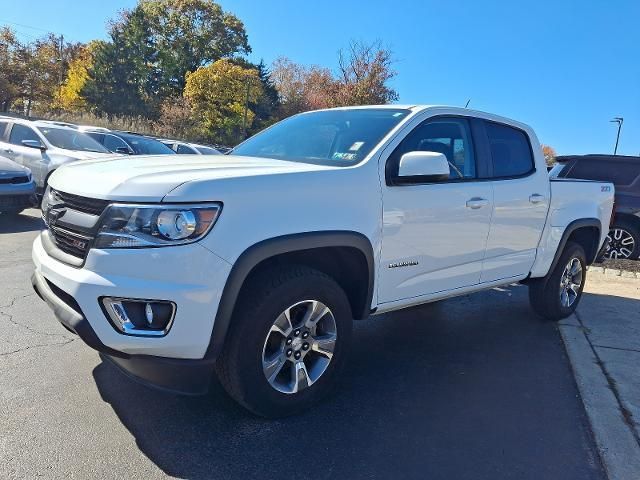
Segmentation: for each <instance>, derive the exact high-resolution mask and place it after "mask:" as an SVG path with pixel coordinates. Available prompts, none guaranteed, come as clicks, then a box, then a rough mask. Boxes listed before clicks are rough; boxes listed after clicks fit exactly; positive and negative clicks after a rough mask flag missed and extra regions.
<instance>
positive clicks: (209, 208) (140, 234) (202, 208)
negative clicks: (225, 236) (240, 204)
mask: <svg viewBox="0 0 640 480" xmlns="http://www.w3.org/2000/svg"><path fill="white" fill-rule="evenodd" d="M221 210H222V205H221V204H219V203H214V204H206V205H205V204H202V205H200V204H197V205H179V204H177V205H119V204H112V205H110V206H109V207H107V209H106V210H105V212H104V214H103V215H102V217H101V219H100V227H99V229H98V235H97V237H96V240H95V243H94V245H93V246H94V248H140V247H162V246H170V245H183V244H185V243H192V242H197V241H198V240H200V239H201V238H203V237H204V236H205V235H206V234H207V233H209V230H211V228H212V227H213V224H214V223H215V222H216V220H217V219H218V216H219V215H220V211H221Z"/></svg>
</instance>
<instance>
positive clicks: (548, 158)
mask: <svg viewBox="0 0 640 480" xmlns="http://www.w3.org/2000/svg"><path fill="white" fill-rule="evenodd" d="M542 154H543V155H544V161H545V162H547V165H548V166H552V165H553V164H554V163H556V156H557V155H556V151H555V150H554V149H553V147H550V146H549V145H542Z"/></svg>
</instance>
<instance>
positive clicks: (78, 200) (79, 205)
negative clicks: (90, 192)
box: [55, 190, 109, 216]
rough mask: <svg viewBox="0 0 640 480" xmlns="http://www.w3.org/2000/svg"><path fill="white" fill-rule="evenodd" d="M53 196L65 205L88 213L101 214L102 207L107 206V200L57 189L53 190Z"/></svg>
mask: <svg viewBox="0 0 640 480" xmlns="http://www.w3.org/2000/svg"><path fill="white" fill-rule="evenodd" d="M55 196H56V197H58V198H59V199H60V200H61V201H62V203H64V206H65V207H67V208H70V209H72V210H77V211H79V212H84V213H90V214H91V215H98V216H99V215H101V214H102V212H103V211H104V209H105V208H107V205H109V201H108V200H100V199H97V198H87V197H81V196H79V195H72V194H70V193H64V192H60V191H58V190H55Z"/></svg>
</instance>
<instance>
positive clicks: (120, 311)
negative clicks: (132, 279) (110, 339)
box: [101, 297, 176, 337]
mask: <svg viewBox="0 0 640 480" xmlns="http://www.w3.org/2000/svg"><path fill="white" fill-rule="evenodd" d="M101 305H102V308H103V310H104V312H105V314H106V315H107V318H108V319H109V320H110V322H111V325H113V327H114V328H115V329H116V330H117V331H118V332H120V333H122V334H124V335H134V336H141V337H162V336H164V335H166V334H167V333H168V332H169V329H170V328H171V325H172V323H173V319H174V317H175V313H176V305H175V303H173V302H169V301H166V300H138V299H132V298H113V297H104V298H102V299H101Z"/></svg>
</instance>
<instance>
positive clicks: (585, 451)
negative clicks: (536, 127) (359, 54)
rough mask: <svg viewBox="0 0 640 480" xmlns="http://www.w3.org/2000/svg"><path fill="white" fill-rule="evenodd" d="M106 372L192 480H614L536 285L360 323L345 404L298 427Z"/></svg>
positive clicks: (161, 459) (339, 401)
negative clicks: (540, 312)
mask: <svg viewBox="0 0 640 480" xmlns="http://www.w3.org/2000/svg"><path fill="white" fill-rule="evenodd" d="M93 374H94V378H95V381H96V384H97V387H98V389H99V391H100V394H101V396H102V398H103V399H104V400H105V401H106V402H108V403H109V404H110V405H111V407H112V408H113V410H114V411H115V413H116V414H117V415H118V417H119V419H120V420H121V421H122V423H123V424H124V425H125V426H126V427H127V429H128V430H129V431H130V432H131V434H132V435H133V436H134V437H135V439H136V442H137V445H138V447H139V448H140V450H141V451H142V452H143V453H144V454H145V455H146V456H147V457H148V458H149V459H151V461H153V462H154V463H155V464H156V465H157V466H158V467H159V468H160V469H162V470H163V471H164V472H165V473H167V474H170V475H174V476H177V477H180V478H225V479H226V478H296V479H299V478H314V479H315V478H335V479H342V478H349V479H356V478H384V479H387V478H402V479H405V478H420V479H424V478H429V479H447V480H451V479H456V480H459V479H467V478H468V479H484V478H486V479H492V480H493V479H496V478H517V479H519V480H522V479H529V478H530V479H540V478H545V479H563V480H569V479H580V480H585V479H590V478H604V475H603V473H602V470H601V466H600V463H599V459H598V456H597V453H596V452H595V448H594V446H593V441H592V439H591V435H590V430H589V427H588V424H587V420H586V416H585V413H584V409H583V406H582V403H581V401H580V398H579V395H578V392H577V389H576V386H575V383H574V380H573V376H572V374H571V371H570V367H569V364H568V360H567V358H566V355H565V352H564V347H563V345H562V342H561V340H560V337H559V334H558V331H557V328H556V326H555V324H552V323H544V322H542V321H541V320H540V319H539V318H537V317H535V316H534V315H533V314H532V312H531V310H530V308H529V305H528V302H527V295H526V288H525V287H522V286H513V287H509V288H504V289H494V290H491V291H488V292H484V293H480V294H476V295H472V296H466V297H461V298H458V299H453V300H447V301H442V302H439V303H436V304H433V305H427V306H423V307H418V308H413V309H409V310H405V311H402V312H397V313H394V314H390V315H384V316H380V317H375V318H371V319H369V320H367V321H365V322H359V323H357V324H356V329H355V332H354V343H353V347H352V352H351V358H350V359H349V362H348V365H347V368H346V369H345V372H344V375H343V377H342V380H341V383H340V384H339V385H338V386H337V388H336V392H335V393H334V395H333V396H332V397H330V398H329V399H328V400H327V401H325V402H324V403H322V404H320V405H318V406H317V407H315V408H314V409H312V410H311V411H309V412H307V413H305V414H303V415H300V416H297V417H293V418H288V419H284V420H278V421H267V420H262V419H259V418H256V417H253V416H251V415H250V414H248V413H246V412H245V411H244V410H242V409H241V408H239V407H237V406H236V405H235V404H234V403H233V402H232V401H231V400H230V399H229V398H228V397H227V396H226V395H225V393H224V392H223V391H222V389H221V387H220V386H219V385H218V384H215V385H214V386H213V388H212V391H211V392H210V393H209V394H208V395H206V396H203V397H180V396H176V395H171V394H168V393H163V392H158V391H154V390H151V389H148V388H146V387H143V386H141V385H138V384H136V383H134V382H132V381H131V380H129V379H128V378H126V377H125V376H124V375H123V374H121V373H120V372H119V371H118V370H117V369H116V368H115V367H113V366H112V365H111V364H110V363H108V362H103V363H102V364H100V365H99V366H97V367H96V368H95V369H94V371H93ZM105 454H108V453H107V452H105Z"/></svg>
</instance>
